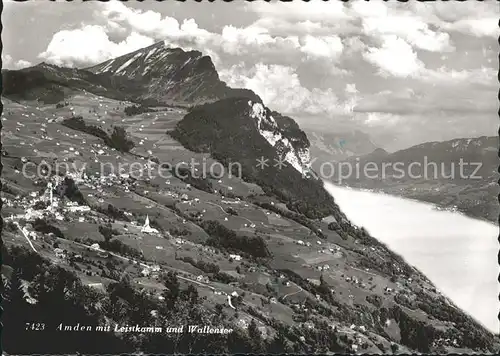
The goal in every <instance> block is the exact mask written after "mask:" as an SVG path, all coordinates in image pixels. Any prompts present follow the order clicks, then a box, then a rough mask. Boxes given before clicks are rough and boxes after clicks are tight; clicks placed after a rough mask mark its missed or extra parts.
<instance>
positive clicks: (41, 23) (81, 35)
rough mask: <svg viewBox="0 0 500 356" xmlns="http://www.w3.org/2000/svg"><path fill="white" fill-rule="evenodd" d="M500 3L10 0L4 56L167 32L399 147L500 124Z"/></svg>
mask: <svg viewBox="0 0 500 356" xmlns="http://www.w3.org/2000/svg"><path fill="white" fill-rule="evenodd" d="M499 15H500V5H499V3H498V2H497V1H494V0H485V1H483V2H476V1H467V2H455V1H454V2H436V3H422V2H417V1H410V2H408V3H396V2H390V3H387V2H382V1H371V2H365V1H361V0H355V1H349V2H341V1H335V0H333V1H330V2H323V1H318V0H312V1H310V2H299V1H295V2H293V3H280V2H276V1H272V2H270V3H266V2H263V1H255V2H243V1H234V2H232V3H225V2H221V1H218V2H214V3H208V2H203V3H196V2H194V1H186V2H173V1H166V2H153V1H145V2H137V1H133V2H127V3H125V2H119V1H116V0H115V1H113V0H112V1H110V2H104V3H101V2H96V1H87V2H81V1H75V2H69V3H67V2H61V1H59V2H48V1H45V0H35V1H29V2H23V3H14V2H13V1H4V9H3V13H2V22H3V26H4V29H3V33H2V41H3V44H4V49H3V53H2V61H3V67H4V68H9V69H20V68H23V67H28V66H31V65H35V64H37V63H39V62H42V61H45V62H49V63H53V64H57V65H60V66H66V67H79V68H81V67H87V66H91V65H94V64H97V63H100V62H103V61H105V60H107V59H110V58H113V57H117V56H120V55H123V54H125V53H128V52H131V51H134V50H136V49H139V48H142V47H146V46H148V45H151V44H153V43H155V42H158V41H165V43H166V44H167V45H169V46H172V47H181V48H184V49H186V50H191V49H196V50H199V51H201V52H203V53H204V54H206V55H209V56H210V57H211V58H212V61H213V62H214V64H215V66H216V68H217V71H218V72H219V75H220V77H221V79H222V80H224V81H226V82H227V83H228V84H229V85H230V86H233V87H245V88H249V89H252V90H254V91H255V92H256V93H257V94H258V95H260V96H261V98H262V99H263V100H264V103H265V104H266V105H267V106H268V107H270V108H271V109H273V110H278V111H280V112H282V113H283V114H286V115H289V116H291V117H293V118H294V119H296V120H297V121H298V122H299V124H300V125H301V126H302V127H303V128H312V129H315V130H319V131H329V132H341V131H343V130H352V129H359V130H361V131H364V132H366V133H368V134H370V135H371V136H372V138H373V140H374V142H375V143H376V144H378V145H379V146H381V147H383V148H385V149H388V150H396V149H401V148H405V147H409V146H411V145H414V144H418V143H421V142H427V141H441V140H448V139H453V138H457V137H477V136H481V135H489V136H493V135H496V134H497V129H498V116H497V111H498V101H497V93H498V81H497V68H498V52H499V48H498V42H497V39H498V36H499V35H500V31H499V27H498V19H499V18H500V16H499Z"/></svg>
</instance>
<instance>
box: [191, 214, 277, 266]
mask: <svg viewBox="0 0 500 356" xmlns="http://www.w3.org/2000/svg"><path fill="white" fill-rule="evenodd" d="M200 226H201V228H202V229H203V230H205V232H206V233H207V234H208V235H209V236H210V238H209V239H208V240H207V244H208V245H210V246H214V247H219V248H225V249H228V250H235V251H241V252H244V253H246V254H248V255H250V256H253V257H257V258H258V257H264V258H265V257H270V256H271V253H270V252H269V249H268V248H267V245H266V242H265V241H264V239H263V238H262V237H260V236H240V235H237V234H236V233H235V232H234V231H233V230H230V229H228V228H226V227H225V226H224V225H222V224H221V223H219V222H218V221H215V220H207V221H203V222H202V223H201V224H200Z"/></svg>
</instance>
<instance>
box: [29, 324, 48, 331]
mask: <svg viewBox="0 0 500 356" xmlns="http://www.w3.org/2000/svg"><path fill="white" fill-rule="evenodd" d="M26 330H32V331H42V330H45V324H44V323H26Z"/></svg>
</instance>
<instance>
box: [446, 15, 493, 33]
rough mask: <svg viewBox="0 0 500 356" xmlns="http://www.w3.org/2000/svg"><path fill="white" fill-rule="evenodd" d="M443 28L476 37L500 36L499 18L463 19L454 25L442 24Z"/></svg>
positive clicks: (453, 23)
mask: <svg viewBox="0 0 500 356" xmlns="http://www.w3.org/2000/svg"><path fill="white" fill-rule="evenodd" d="M441 27H442V28H444V29H446V30H449V31H458V32H461V33H466V34H471V35H474V36H476V37H494V38H497V37H498V36H499V35H500V31H499V29H498V17H488V18H481V19H463V20H458V21H455V22H452V23H444V24H441Z"/></svg>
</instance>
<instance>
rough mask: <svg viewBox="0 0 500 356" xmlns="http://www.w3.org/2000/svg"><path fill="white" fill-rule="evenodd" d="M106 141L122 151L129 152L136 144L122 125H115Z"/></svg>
mask: <svg viewBox="0 0 500 356" xmlns="http://www.w3.org/2000/svg"><path fill="white" fill-rule="evenodd" d="M106 141H107V142H106V144H107V145H108V146H110V147H112V148H116V149H117V150H118V151H120V152H129V151H130V150H131V149H132V148H134V146H135V144H134V143H133V142H132V141H131V140H129V139H128V137H127V131H125V129H124V128H123V127H121V126H114V127H113V133H112V134H111V136H110V137H109V139H107V140H106Z"/></svg>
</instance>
